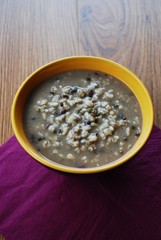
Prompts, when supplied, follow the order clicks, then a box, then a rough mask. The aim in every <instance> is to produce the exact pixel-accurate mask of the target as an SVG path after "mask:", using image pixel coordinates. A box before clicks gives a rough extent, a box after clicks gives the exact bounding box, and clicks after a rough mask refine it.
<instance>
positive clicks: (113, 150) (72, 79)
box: [23, 70, 142, 168]
mask: <svg viewBox="0 0 161 240" xmlns="http://www.w3.org/2000/svg"><path fill="white" fill-rule="evenodd" d="M23 124H24V130H25V133H26V135H27V137H28V139H29V141H30V142H31V144H32V145H33V146H34V147H35V149H37V151H39V153H40V154H42V155H43V156H44V157H45V158H47V159H49V160H51V161H54V162H56V163H58V164H61V165H66V166H71V167H80V168H86V167H87V168H88V167H97V166H101V165H105V164H107V163H109V162H111V161H114V160H116V159H118V158H119V157H121V156H122V155H123V154H125V153H126V152H128V151H129V149H130V148H131V147H132V146H133V145H134V144H135V142H136V141H137V139H138V137H139V136H140V133H141V126H142V115H141V109H140V106H139V103H138V101H137V99H136V97H135V95H134V94H133V92H132V91H131V90H130V89H129V88H128V87H127V86H126V85H125V84H124V83H122V82H121V81H120V80H118V79H116V78H115V77H113V76H110V75H107V74H105V73H102V72H94V71H86V70H81V71H80V70H79V71H70V72H63V73H61V74H58V75H56V76H53V77H52V78H50V79H48V80H46V81H45V82H43V83H42V84H40V85H39V86H38V87H37V88H36V89H35V90H34V91H33V92H32V93H31V95H30V96H29V98H28V99H27V103H26V105H25V108H24V112H23Z"/></svg>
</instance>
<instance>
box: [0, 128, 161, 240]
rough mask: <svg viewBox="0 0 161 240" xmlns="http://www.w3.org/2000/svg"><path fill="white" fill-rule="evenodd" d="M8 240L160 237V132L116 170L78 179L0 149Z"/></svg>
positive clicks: (0, 209) (13, 145) (9, 148)
mask: <svg viewBox="0 0 161 240" xmlns="http://www.w3.org/2000/svg"><path fill="white" fill-rule="evenodd" d="M1 234H2V235H3V236H4V237H5V238H6V240H44V239H45V240H108V239H110V240H126V239H127V240H133V239H134V240H144V239H145V240H152V239H153V240H159V239H161V130H160V129H158V128H157V127H155V126H154V128H153V131H152V134H151V136H150V138H149V140H148V142H147V143H146V144H145V146H144V147H143V149H142V150H141V151H140V152H139V153H138V154H137V155H136V156H135V157H133V159H131V160H130V161H128V162H127V163H125V164H123V165H121V166H120V167H118V168H115V169H113V170H110V171H107V172H104V173H99V174H93V175H74V174H67V173H62V172H58V171H55V170H52V169H49V168H47V167H45V166H43V165H41V164H40V163H38V162H37V161H35V160H34V159H32V158H31V157H30V156H29V155H28V154H27V153H26V152H25V151H24V150H23V149H22V147H21V146H20V145H19V143H18V142H17V140H16V138H15V137H12V138H11V139H9V141H8V142H6V143H5V144H4V145H2V146H1V148H0V235H1Z"/></svg>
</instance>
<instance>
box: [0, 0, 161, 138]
mask: <svg viewBox="0 0 161 240" xmlns="http://www.w3.org/2000/svg"><path fill="white" fill-rule="evenodd" d="M160 40H161V1H160V0H113V1H111V0H0V58H1V61H0V123H1V128H0V131H1V132H0V143H4V142H5V141H6V140H7V139H8V138H9V137H10V136H11V135H12V134H13V131H12V128H11V122H10V110H11V105H12V101H13V98H14V95H15V93H16V91H17V89H18V87H19V86H20V85H21V83H22V82H23V81H24V79H25V78H26V77H27V76H28V75H29V74H30V73H31V72H32V71H34V70H36V69H37V68H38V67H40V66H42V65H44V64H46V63H48V62H50V61H53V60H55V59H58V58H62V57H66V56H71V55H94V56H101V57H104V58H109V59H111V60H114V61H116V62H118V63H121V64H123V65H124V66H126V67H127V68H129V69H131V70H132V71H133V72H134V73H135V74H136V75H137V76H138V77H139V78H140V79H141V80H142V81H143V82H144V84H145V85H146V87H147V88H148V90H149V92H150V94H151V97H152V100H153V103H154V108H155V124H156V125H157V126H159V127H161V115H160V112H161V79H160V78H161V41H160Z"/></svg>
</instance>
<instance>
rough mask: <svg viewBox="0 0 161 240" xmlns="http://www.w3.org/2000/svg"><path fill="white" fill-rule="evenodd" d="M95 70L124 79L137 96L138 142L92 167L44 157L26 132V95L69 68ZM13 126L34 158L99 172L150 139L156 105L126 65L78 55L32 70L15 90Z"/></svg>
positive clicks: (71, 169) (53, 165) (70, 169)
mask: <svg viewBox="0 0 161 240" xmlns="http://www.w3.org/2000/svg"><path fill="white" fill-rule="evenodd" d="M79 69H80V70H81V69H84V70H95V71H101V72H105V73H107V74H110V75H113V76H115V77H116V78H118V79H120V80H121V81H122V82H123V83H125V84H126V85H127V86H128V87H129V88H130V89H131V90H132V91H133V93H134V94H135V96H136V97H137V99H138V101H139V103H140V107H141V112H142V132H141V135H140V137H139V138H138V140H137V142H136V143H135V145H134V146H133V147H132V148H131V149H130V150H129V151H128V152H127V153H126V154H125V155H123V156H122V157H120V158H119V159H117V160H115V161H113V162H110V163H108V164H106V165H103V166H100V167H93V168H74V167H67V166H63V165H59V164H57V163H54V162H52V161H50V160H47V159H45V158H43V156H42V155H40V154H39V153H38V152H37V151H36V150H35V149H34V148H33V147H32V145H31V144H30V142H29V141H28V139H27V137H26V136H25V133H24V130H23V124H22V112H23V107H24V104H25V101H26V98H27V97H28V95H29V94H30V92H31V91H32V90H33V89H34V88H35V87H36V86H37V85H39V84H40V82H42V81H44V80H46V79H48V78H49V77H51V76H53V75H55V74H58V73H60V72H63V71H68V70H79ZM11 119H12V127H13V130H14V133H15V135H16V138H17V140H18V141H19V143H20V144H21V146H22V147H23V148H24V149H25V150H26V152H28V153H29V154H30V155H31V156H32V157H33V158H34V159H36V160H37V161H39V162H40V163H42V164H44V165H46V166H48V167H50V168H54V169H56V170H60V171H64V172H70V173H96V172H101V171H105V170H109V169H111V168H114V167H117V166H119V165H120V164H122V163H124V162H126V161H127V160H129V159H130V158H131V157H133V156H134V155H135V154H136V153H137V152H138V151H139V150H140V149H141V148H142V147H143V145H144V144H145V142H146V141H147V139H148V137H149V135H150V133H151V130H152V126H153V120H154V113H153V105H152V101H151V98H150V96H149V93H148V91H147V90H146V88H145V86H144V85H143V83H142V82H141V81H140V80H139V79H138V77H136V76H135V75H134V74H133V73H132V72H131V71H129V70H128V69H127V68H125V67H123V66H121V65H120V64H118V63H115V62H113V61H110V60H107V59H103V58H98V57H90V56H76V57H69V58H63V59H60V60H57V61H54V62H51V63H49V64H47V65H45V66H43V67H41V68H39V69H38V70H36V71H35V72H34V73H32V74H31V75H30V76H29V77H28V78H27V79H26V80H25V81H24V82H23V84H22V85H21V87H20V88H19V90H18V91H17V93H16V96H15V98H14V101H13V105H12V111H11Z"/></svg>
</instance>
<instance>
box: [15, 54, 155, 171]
mask: <svg viewBox="0 0 161 240" xmlns="http://www.w3.org/2000/svg"><path fill="white" fill-rule="evenodd" d="M76 59H77V60H78V59H89V60H91V59H97V60H100V61H106V62H108V63H110V64H111V65H114V66H115V67H118V68H120V69H122V70H123V71H125V72H127V73H128V74H129V75H131V76H132V77H133V78H135V79H136V80H137V82H138V83H139V84H140V85H141V86H142V88H143V90H144V92H145V94H146V96H147V98H148V100H149V107H150V112H151V116H150V117H151V119H150V126H149V128H148V132H147V133H146V137H145V139H144V140H143V141H142V143H141V144H140V146H139V147H138V148H137V150H135V152H133V153H132V154H131V155H129V156H128V152H127V153H126V154H124V155H123V156H122V157H120V158H118V159H117V160H115V161H112V162H110V163H108V164H105V165H102V166H99V167H90V168H76V167H68V166H65V165H61V164H58V163H55V162H52V161H51V160H48V159H47V158H45V157H44V156H42V155H40V154H38V153H36V151H35V152H34V151H33V149H31V148H29V147H28V146H26V144H25V142H24V141H23V139H22V138H21V135H20V134H19V131H18V128H17V124H16V114H15V112H16V104H17V101H18V97H19V95H20V93H21V91H22V90H23V88H24V86H25V85H26V83H27V82H29V81H30V80H31V79H32V77H33V76H34V75H36V74H37V73H39V72H41V71H42V70H43V69H46V68H47V67H49V66H51V65H53V64H57V63H59V62H62V61H68V60H76ZM11 123H12V128H13V131H14V134H15V136H16V138H17V140H18V142H19V143H20V145H21V146H22V147H23V148H24V149H25V151H26V152H27V153H28V154H29V155H30V156H31V157H33V158H34V159H35V160H36V161H38V162H40V163H42V164H43V165H45V166H47V167H50V168H52V169H55V170H59V171H63V172H68V173H75V174H87V173H98V172H103V171H106V170H110V169H113V168H115V167H117V166H119V165H122V164H123V163H125V162H127V161H128V160H129V159H131V158H132V157H133V156H134V155H135V154H136V153H137V152H138V151H140V150H141V148H142V147H143V145H144V144H145V143H146V141H147V140H148V138H149V136H150V134H151V131H152V128H153V123H154V108H153V104H152V100H151V97H150V94H149V92H148V90H147V88H146V87H145V85H144V83H143V82H142V81H141V80H140V79H139V78H138V77H137V76H136V75H135V74H134V73H133V72H132V71H130V70H129V69H128V68H126V67H124V66H123V65H121V64H119V63H117V62H114V61H112V60H109V59H106V58H102V57H96V56H71V57H64V58H60V59H57V60H54V61H51V62H49V63H47V64H45V65H43V66H41V67H39V68H38V69H36V70H35V71H34V72H32V73H31V74H30V75H29V76H28V77H27V78H26V79H25V80H24V81H23V83H22V84H21V85H20V87H19V88H18V90H17V92H16V94H15V97H14V100H13V103H12V107H11ZM137 141H138V140H137ZM134 145H135V144H134ZM122 158H123V160H122Z"/></svg>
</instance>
